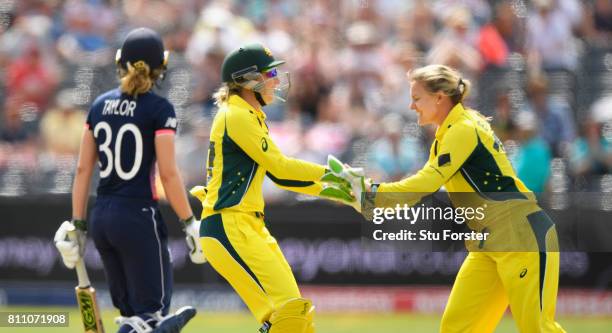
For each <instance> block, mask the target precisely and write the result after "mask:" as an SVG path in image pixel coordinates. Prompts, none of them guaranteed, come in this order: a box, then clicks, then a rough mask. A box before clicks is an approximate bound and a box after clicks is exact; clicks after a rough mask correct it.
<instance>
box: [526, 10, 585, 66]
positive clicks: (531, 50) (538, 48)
mask: <svg viewBox="0 0 612 333" xmlns="http://www.w3.org/2000/svg"><path fill="white" fill-rule="evenodd" d="M533 4H534V7H535V8H534V9H535V10H534V12H532V13H531V14H530V15H529V17H528V19H527V45H526V46H527V51H528V56H529V62H530V65H531V66H532V70H534V69H538V68H543V69H544V70H567V71H574V70H575V69H576V66H577V65H578V53H577V49H576V40H575V38H574V34H573V29H574V28H575V27H576V26H577V25H578V24H579V23H580V20H581V18H582V7H581V5H580V2H578V1H577V0H533Z"/></svg>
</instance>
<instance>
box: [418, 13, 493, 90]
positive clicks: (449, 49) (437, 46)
mask: <svg viewBox="0 0 612 333" xmlns="http://www.w3.org/2000/svg"><path fill="white" fill-rule="evenodd" d="M444 25H445V28H444V29H443V30H442V31H440V33H439V34H438V35H437V36H436V38H435V40H434V42H433V47H432V48H431V50H430V51H429V53H428V54H427V62H428V63H430V64H444V65H448V66H451V67H454V68H457V69H458V70H459V71H460V72H462V73H464V75H465V76H467V78H468V79H470V80H472V82H474V81H475V80H473V79H474V78H476V76H477V73H478V71H479V70H480V68H481V64H482V63H481V57H480V53H479V52H478V50H477V49H476V47H475V45H476V34H475V31H474V30H473V29H472V28H473V22H472V15H471V14H470V12H469V11H468V10H467V8H465V7H455V8H453V9H451V14H450V15H449V16H448V17H447V18H446V20H445V22H444ZM474 91H475V90H474Z"/></svg>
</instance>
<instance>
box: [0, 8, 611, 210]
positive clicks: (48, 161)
mask: <svg viewBox="0 0 612 333" xmlns="http://www.w3.org/2000/svg"><path fill="white" fill-rule="evenodd" d="M139 26H148V27H151V28H153V29H155V30H157V31H158V32H160V33H161V34H162V35H163V37H164V43H165V46H166V48H167V49H168V50H170V51H171V57H170V64H169V70H168V73H167V75H166V77H165V79H164V81H163V82H161V83H160V86H159V87H158V91H159V92H160V93H161V94H163V95H165V96H167V97H168V99H169V100H170V101H171V102H172V103H173V104H174V106H175V108H176V111H177V115H178V117H179V121H180V130H179V135H178V137H177V144H178V148H177V154H178V159H179V163H180V166H181V171H182V172H183V177H184V179H185V181H186V183H187V184H188V186H190V185H197V184H203V182H204V181H205V177H204V165H205V159H206V150H207V148H208V132H209V129H210V123H211V120H212V117H213V116H214V114H215V108H214V105H213V104H212V99H211V96H212V93H213V92H214V91H215V89H216V88H217V87H218V86H219V85H220V83H221V82H220V66H221V63H222V61H223V58H224V55H225V54H226V53H227V52H228V51H230V50H232V49H233V48H235V47H237V46H239V45H241V44H243V43H246V42H252V41H260V42H263V43H264V44H266V45H267V46H268V47H269V48H270V49H271V50H272V51H273V53H274V55H275V56H276V57H277V58H282V59H285V60H286V61H287V64H286V65H285V66H284V68H285V70H287V71H289V72H290V74H291V83H292V87H291V90H290V96H289V100H288V102H287V103H286V104H282V105H272V106H269V107H266V112H267V114H268V125H269V127H270V130H271V135H272V137H273V138H274V139H275V141H276V142H277V144H278V145H279V146H280V147H281V150H282V151H283V152H284V153H285V154H287V155H290V156H296V157H299V158H304V159H307V160H310V161H314V162H319V163H324V162H325V159H326V156H327V154H330V153H331V154H334V155H336V156H339V157H340V158H341V159H343V160H344V161H347V162H349V163H351V164H353V165H355V166H363V167H365V168H366V170H367V172H368V174H369V176H371V177H372V178H373V179H375V180H376V181H390V180H398V179H401V178H403V177H405V176H406V175H409V174H411V173H413V172H415V171H416V170H418V169H419V168H420V167H421V166H422V165H423V164H424V162H425V161H426V160H427V156H428V153H429V145H430V143H431V140H432V137H433V133H434V131H435V129H434V128H419V126H418V125H417V123H416V115H415V113H414V112H413V111H412V110H410V108H409V106H410V103H411V102H410V91H409V82H408V80H407V78H406V72H407V71H409V70H410V69H411V68H414V67H415V66H421V65H425V64H430V63H442V64H447V65H451V66H453V67H455V68H457V69H459V70H460V71H461V72H462V73H463V74H464V75H465V78H467V79H469V80H471V81H472V83H473V86H474V87H473V90H472V93H471V95H470V97H469V99H468V100H467V102H466V104H467V105H468V106H469V107H472V108H474V109H477V110H479V111H480V112H481V113H483V114H485V115H487V116H489V117H491V123H492V125H493V127H494V129H495V131H496V133H497V135H498V136H499V137H500V139H501V140H502V141H503V142H504V143H505V149H506V151H507V152H508V153H509V155H510V156H511V157H512V160H513V163H514V166H515V168H516V170H517V172H518V174H519V176H520V177H521V178H522V179H523V180H524V181H525V183H526V184H527V186H528V187H529V188H530V189H532V190H533V191H536V192H540V193H551V192H552V193H554V192H569V191H594V192H599V191H602V192H612V1H611V0H586V1H579V0H431V1H425V0H339V1H330V0H309V1H300V0H252V1H246V0H234V1H231V0H225V1H213V0H210V1H206V0H184V1H183V0H166V1H159V0H130V1H113V0H67V1H60V0H55V1H54V0H0V195H3V196H18V195H23V194H46V193H69V192H70V189H71V184H72V177H73V170H74V167H75V163H76V158H77V154H78V146H79V142H80V136H81V132H82V130H83V126H84V122H85V117H86V114H87V110H88V107H89V105H90V103H91V102H92V100H93V99H94V98H95V97H96V96H97V95H98V94H100V93H101V92H103V91H106V90H108V89H112V88H114V87H116V86H117V85H118V80H117V75H116V67H115V63H114V55H115V51H116V49H117V48H118V47H119V46H120V43H121V41H122V39H123V38H124V36H125V34H126V33H127V32H128V31H129V30H130V29H132V28H134V27H139ZM265 186H266V187H267V188H266V189H265V190H264V193H266V195H267V196H268V199H269V200H283V199H286V198H290V197H291V194H289V193H287V192H283V191H281V190H276V189H274V186H272V185H270V184H266V185H265Z"/></svg>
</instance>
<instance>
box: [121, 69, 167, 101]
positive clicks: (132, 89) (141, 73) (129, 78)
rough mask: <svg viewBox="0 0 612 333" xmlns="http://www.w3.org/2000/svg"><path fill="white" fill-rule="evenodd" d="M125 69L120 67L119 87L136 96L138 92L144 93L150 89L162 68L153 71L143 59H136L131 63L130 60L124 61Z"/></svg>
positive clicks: (124, 91) (122, 90)
mask: <svg viewBox="0 0 612 333" xmlns="http://www.w3.org/2000/svg"><path fill="white" fill-rule="evenodd" d="M126 65H127V66H126V67H127V69H123V68H121V69H120V70H119V76H120V81H121V85H120V89H121V92H123V93H126V94H128V95H131V96H133V97H138V95H139V94H144V93H146V92H147V91H149V90H151V88H152V87H153V84H154V83H155V81H157V79H158V78H159V77H160V76H161V74H162V73H163V70H164V69H163V68H158V69H155V70H153V71H151V69H150V68H149V65H147V64H146V63H145V62H144V61H137V62H136V63H134V65H132V64H131V63H130V62H127V63H126Z"/></svg>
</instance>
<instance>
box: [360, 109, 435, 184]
mask: <svg viewBox="0 0 612 333" xmlns="http://www.w3.org/2000/svg"><path fill="white" fill-rule="evenodd" d="M403 124H404V120H403V119H402V117H401V116H400V115H399V114H396V113H391V114H388V115H386V116H385V118H384V119H383V120H382V127H383V129H382V133H383V136H382V137H381V138H379V139H378V140H376V141H375V142H374V143H373V144H372V145H371V146H370V148H369V150H368V152H367V156H368V160H369V163H368V168H371V170H372V171H371V173H372V176H373V177H374V178H375V179H381V181H396V180H399V179H401V178H403V177H405V176H406V175H407V174H409V173H411V172H413V171H416V170H418V169H419V166H420V165H422V164H423V163H424V161H422V160H421V156H422V154H421V151H422V149H421V146H420V145H419V142H418V139H417V138H413V137H409V136H406V135H404V134H403V133H402V129H403ZM368 172H370V170H368Z"/></svg>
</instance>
